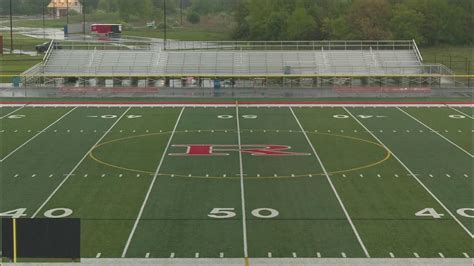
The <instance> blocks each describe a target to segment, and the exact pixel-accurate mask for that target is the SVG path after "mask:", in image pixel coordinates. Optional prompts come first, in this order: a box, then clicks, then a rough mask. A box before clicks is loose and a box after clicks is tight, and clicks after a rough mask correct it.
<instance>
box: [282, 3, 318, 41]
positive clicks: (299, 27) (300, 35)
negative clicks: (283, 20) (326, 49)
mask: <svg viewBox="0 0 474 266" xmlns="http://www.w3.org/2000/svg"><path fill="white" fill-rule="evenodd" d="M315 28H316V22H315V20H314V19H313V17H312V16H310V15H309V14H308V13H307V11H306V9H305V8H304V7H303V6H299V7H297V8H296V9H295V10H294V11H293V13H292V14H291V16H290V17H289V18H288V28H287V36H288V38H289V39H291V40H311V39H312V38H313V36H314V31H315Z"/></svg>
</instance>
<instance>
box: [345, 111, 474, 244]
mask: <svg viewBox="0 0 474 266" xmlns="http://www.w3.org/2000/svg"><path fill="white" fill-rule="evenodd" d="M344 110H345V111H346V112H347V113H348V114H349V115H350V116H351V117H352V118H353V119H354V120H355V121H357V123H359V125H361V126H362V127H363V128H364V129H365V130H366V131H367V132H368V133H369V134H370V135H372V137H373V138H374V139H375V140H377V141H378V142H379V143H380V144H381V145H382V146H383V147H384V148H385V149H387V151H389V152H390V154H392V156H393V158H395V159H396V160H397V161H398V162H399V163H400V164H401V165H402V166H403V168H405V169H406V170H407V171H408V173H409V174H410V175H411V176H412V177H413V178H414V179H415V180H416V181H418V183H419V184H420V185H421V186H422V187H423V188H424V189H425V190H426V191H427V192H428V194H430V195H431V197H433V199H435V200H436V201H437V202H438V204H439V205H441V207H443V208H444V209H445V211H446V212H447V213H449V215H450V216H451V217H452V218H453V219H454V220H455V221H456V222H457V223H458V224H459V225H460V226H461V227H462V229H464V231H466V232H467V234H468V235H469V236H470V237H471V238H474V234H473V233H471V231H469V230H468V229H467V227H465V226H464V224H463V223H461V221H459V219H458V218H456V216H454V214H453V213H452V212H451V211H450V210H449V209H448V208H447V207H446V206H445V205H444V204H443V203H442V202H441V201H440V200H439V199H438V198H437V197H436V196H435V195H434V194H433V192H431V190H430V189H429V188H428V187H427V186H425V184H424V183H423V182H421V180H420V179H419V178H418V177H417V176H416V175H415V174H414V173H413V172H412V171H411V170H410V168H408V167H407V166H406V165H405V164H404V163H403V162H402V161H401V160H400V159H399V158H398V156H397V155H395V154H394V153H393V152H392V151H391V150H390V149H389V148H388V147H387V146H386V145H385V144H384V143H383V142H382V141H380V139H379V138H377V137H376V136H375V134H374V133H372V131H370V130H369V129H368V128H367V127H366V126H365V125H364V124H363V123H362V122H360V120H359V119H357V117H355V116H354V115H353V114H352V113H351V112H350V111H349V110H347V108H346V107H344Z"/></svg>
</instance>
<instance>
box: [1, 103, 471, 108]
mask: <svg viewBox="0 0 474 266" xmlns="http://www.w3.org/2000/svg"><path fill="white" fill-rule="evenodd" d="M0 106H5V107H8V106H23V104H0ZM28 106H29V107H76V106H83V107H120V106H121V107H157V108H162V107H169V108H173V107H213V108H219V107H227V108H229V107H232V108H233V107H235V103H219V102H216V103H203V104H200V103H170V104H166V103H156V104H154V103H137V104H134V103H123V104H106V103H48V104H41V103H38V104H35V103H30V104H28ZM239 106H240V107H289V106H292V107H342V106H346V107H353V106H359V107H397V106H398V107H446V104H443V103H436V104H433V103H426V104H425V103H413V104H410V103H393V104H391V103H376V102H374V103H369V102H364V103H291V102H288V103H265V102H262V103H252V104H246V103H243V104H242V103H239ZM449 106H454V107H474V104H473V103H465V104H462V103H459V104H458V103H456V104H449Z"/></svg>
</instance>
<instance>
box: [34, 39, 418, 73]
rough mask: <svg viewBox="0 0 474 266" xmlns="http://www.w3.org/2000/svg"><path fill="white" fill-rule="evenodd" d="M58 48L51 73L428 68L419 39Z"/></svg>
mask: <svg viewBox="0 0 474 266" xmlns="http://www.w3.org/2000/svg"><path fill="white" fill-rule="evenodd" d="M55 47H56V46H52V47H50V51H48V53H49V55H48V56H47V57H45V58H47V60H44V62H43V65H42V73H44V74H46V75H72V76H74V75H79V74H80V75H95V76H107V75H113V76H120V75H124V76H133V75H156V76H158V75H168V76H173V75H174V76H197V75H209V76H246V75H253V76H258V75H262V76H268V75H288V74H292V75H384V74H420V73H423V71H424V69H425V68H424V67H423V62H422V57H421V55H420V53H419V51H418V48H417V47H416V43H415V42H414V41H371V42H363V41H352V42H350V41H335V42H291V43H285V44H283V43H281V44H279V43H276V44H275V43H271V42H265V43H257V42H254V43H251V42H245V43H238V42H214V43H211V44H209V43H198V44H195V43H193V44H192V45H191V44H189V43H185V45H183V46H182V47H185V48H180V47H181V44H178V45H176V44H174V45H173V46H170V47H174V48H173V49H166V50H165V49H137V50H133V49H130V48H127V49H116V50H114V49H100V48H94V49H89V47H90V45H89V44H88V45H87V47H88V49H81V46H78V45H75V47H74V48H73V49H71V47H68V46H67V43H61V46H59V47H61V49H55ZM117 47H120V46H117ZM127 47H133V46H127ZM108 48H110V47H108Z"/></svg>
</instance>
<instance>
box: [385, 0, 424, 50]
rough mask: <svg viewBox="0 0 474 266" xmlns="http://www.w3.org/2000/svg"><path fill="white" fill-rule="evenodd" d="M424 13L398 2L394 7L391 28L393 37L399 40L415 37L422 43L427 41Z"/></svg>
mask: <svg viewBox="0 0 474 266" xmlns="http://www.w3.org/2000/svg"><path fill="white" fill-rule="evenodd" d="M424 23H425V18H424V15H423V14H421V13H418V12H417V11H415V10H412V9H410V8H408V7H407V6H406V5H403V4H398V5H396V6H395V7H394V8H393V12H392V19H391V20H390V29H391V31H392V34H393V37H394V38H395V39H399V40H411V39H414V40H416V41H417V42H418V43H420V44H424V43H425V38H424V36H423V24H424Z"/></svg>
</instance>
